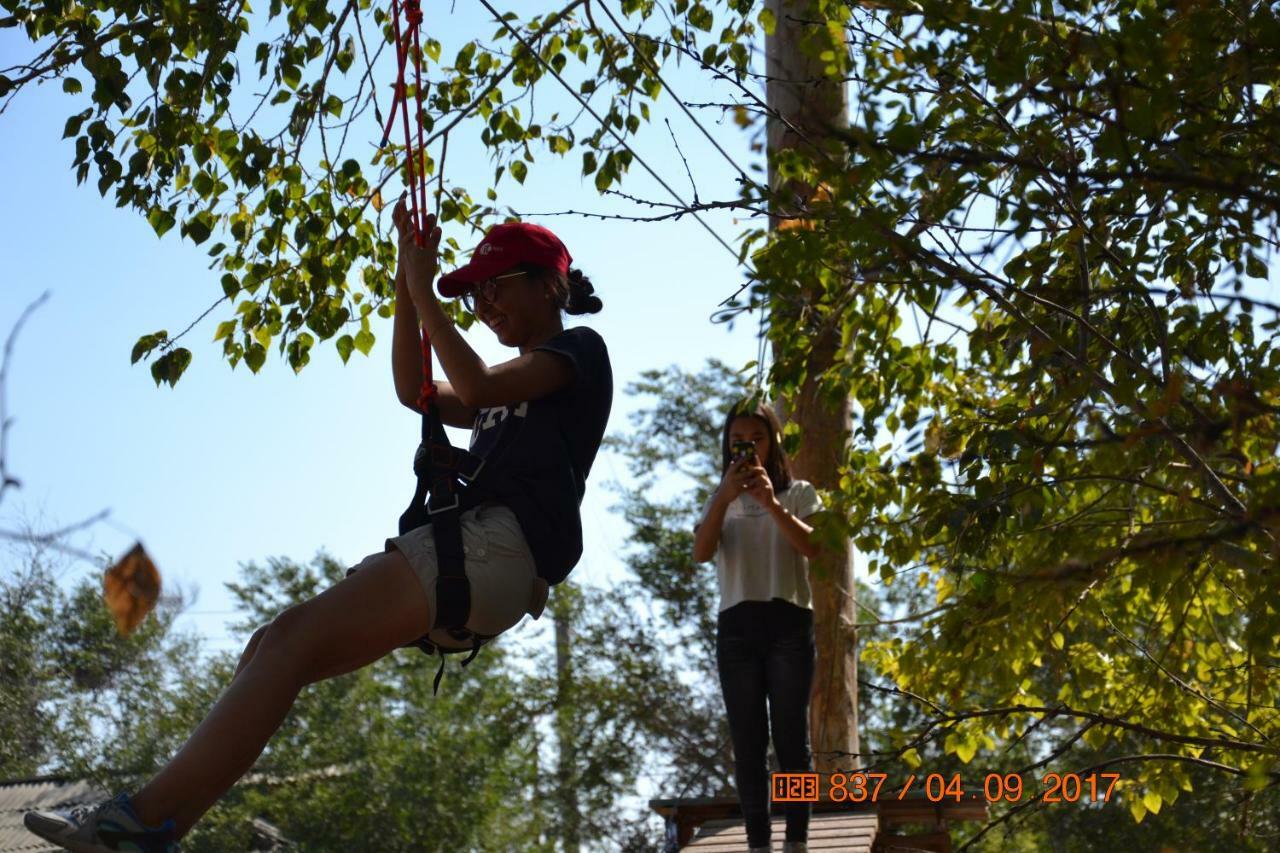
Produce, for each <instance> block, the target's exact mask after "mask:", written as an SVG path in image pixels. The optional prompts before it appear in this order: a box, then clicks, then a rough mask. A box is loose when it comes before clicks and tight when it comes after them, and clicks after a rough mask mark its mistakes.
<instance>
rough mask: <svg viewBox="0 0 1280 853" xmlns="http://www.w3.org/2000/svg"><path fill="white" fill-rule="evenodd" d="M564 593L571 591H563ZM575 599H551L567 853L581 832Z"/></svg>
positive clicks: (572, 851)
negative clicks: (575, 716) (575, 712)
mask: <svg viewBox="0 0 1280 853" xmlns="http://www.w3.org/2000/svg"><path fill="white" fill-rule="evenodd" d="M563 591H564V592H565V593H567V592H569V590H567V589H566V590H563ZM572 598H573V597H572V596H570V595H567V594H564V595H556V596H552V597H551V602H552V605H551V608H550V609H551V612H552V618H553V619H554V620H555V627H556V742H557V746H558V749H557V753H558V767H557V768H556V782H557V784H556V787H557V788H558V789H559V790H558V794H559V797H558V799H559V803H558V805H559V810H560V827H561V841H562V842H563V849H564V851H565V853H578V849H579V844H580V828H579V814H578V795H577V784H576V778H575V777H576V775H577V766H576V765H577V733H576V732H577V722H576V721H575V720H574V719H573V710H574V707H575V705H576V702H575V700H574V698H573V696H572V688H573V666H572V654H571V651H572V650H571V648H570V644H571V642H572V636H573V625H572V621H571V620H572V612H573V609H572Z"/></svg>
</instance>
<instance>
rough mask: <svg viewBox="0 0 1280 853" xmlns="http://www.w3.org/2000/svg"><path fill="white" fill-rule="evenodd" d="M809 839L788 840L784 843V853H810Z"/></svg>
mask: <svg viewBox="0 0 1280 853" xmlns="http://www.w3.org/2000/svg"><path fill="white" fill-rule="evenodd" d="M808 851H809V843H808V842H807V841H786V842H783V844H782V853H808Z"/></svg>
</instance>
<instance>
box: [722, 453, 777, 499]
mask: <svg viewBox="0 0 1280 853" xmlns="http://www.w3.org/2000/svg"><path fill="white" fill-rule="evenodd" d="M739 444H744V445H746V444H750V442H739V443H735V445H734V448H733V449H734V460H733V462H731V463H729V467H728V468H727V469H726V470H725V472H724V476H723V477H722V478H721V479H720V488H719V489H718V490H717V491H716V497H717V499H718V500H719V501H721V502H722V503H723V504H724V505H725V506H728V505H729V504H730V503H732V502H733V501H734V500H735V499H736V498H737V497H738V495H741V494H747V495H751V497H752V498H754V499H755V501H756V502H757V503H759V504H760V506H762V507H765V508H766V509H767V508H768V507H770V506H771V505H773V503H775V502H776V500H777V499H776V498H775V497H774V494H773V482H772V481H771V480H770V479H769V473H768V472H767V471H766V470H765V468H764V466H763V465H761V464H760V460H759V459H758V457H757V456H756V453H755V448H754V446H752V447H751V449H750V450H749V451H747V450H746V448H745V447H741V448H740V447H739Z"/></svg>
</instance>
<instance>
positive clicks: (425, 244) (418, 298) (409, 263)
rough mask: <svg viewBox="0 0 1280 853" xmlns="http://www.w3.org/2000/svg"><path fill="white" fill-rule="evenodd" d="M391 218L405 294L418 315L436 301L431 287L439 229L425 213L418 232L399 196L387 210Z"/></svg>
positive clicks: (438, 241) (433, 217)
mask: <svg viewBox="0 0 1280 853" xmlns="http://www.w3.org/2000/svg"><path fill="white" fill-rule="evenodd" d="M391 221H392V222H394V223H395V226H396V230H397V231H398V232H399V234H400V260H399V265H400V268H401V269H402V270H404V275H405V283H406V285H408V288H409V296H410V298H411V299H412V300H413V304H414V306H415V307H416V308H418V313H419V316H421V315H422V313H423V309H425V308H426V307H427V306H429V305H431V304H432V303H435V302H436V296H435V292H434V291H433V289H432V288H433V286H434V284H435V280H436V274H437V273H438V272H439V269H440V259H439V251H440V228H439V227H438V226H437V225H436V217H435V215H434V214H430V213H429V214H427V215H426V217H425V220H424V222H423V232H424V233H422V234H421V235H419V234H418V231H417V229H416V228H414V226H413V222H412V220H411V218H410V216H409V210H408V208H407V207H406V206H405V201H404V197H403V196H401V198H400V200H399V201H397V202H396V206H395V209H394V210H393V211H392V212H391Z"/></svg>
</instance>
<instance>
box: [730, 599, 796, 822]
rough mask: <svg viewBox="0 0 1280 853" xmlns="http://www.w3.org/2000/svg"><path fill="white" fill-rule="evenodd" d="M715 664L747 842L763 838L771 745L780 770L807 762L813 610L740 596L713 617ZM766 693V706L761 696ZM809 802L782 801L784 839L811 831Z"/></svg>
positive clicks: (792, 769)
mask: <svg viewBox="0 0 1280 853" xmlns="http://www.w3.org/2000/svg"><path fill="white" fill-rule="evenodd" d="M716 664H717V665H718V667H719V669H720V689H721V691H722V692H723V693H724V706H725V711H726V712H727V714H728V717H729V732H730V734H731V735H732V737H733V758H734V774H735V776H736V781H737V783H738V800H739V801H740V802H741V804H742V815H743V817H744V818H745V819H746V823H747V841H748V843H749V844H750V845H751V846H752V847H762V846H766V845H768V844H769V840H770V834H771V829H770V825H769V767H768V761H767V755H766V750H767V749H768V745H769V728H770V722H772V728H773V750H774V752H775V753H776V754H777V756H778V767H779V769H780V770H781V771H782V772H784V773H802V772H811V771H812V770H813V764H812V754H811V753H810V751H809V691H810V688H811V687H812V685H813V665H814V635H813V611H812V610H809V609H808V608H804V607H797V606H796V605H794V604H792V603H790V602H788V601H783V600H782V599H780V598H775V599H773V600H771V601H742V602H739V603H738V604H735V605H734V606H733V607H730V608H729V609H727V610H724V611H722V612H721V613H720V615H719V617H718V618H717V620H716ZM766 700H767V701H768V714H767V715H766V712H765V702H766ZM811 811H812V807H811V805H810V804H809V803H787V804H786V816H787V841H806V840H808V836H809V815H810V812H811Z"/></svg>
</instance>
